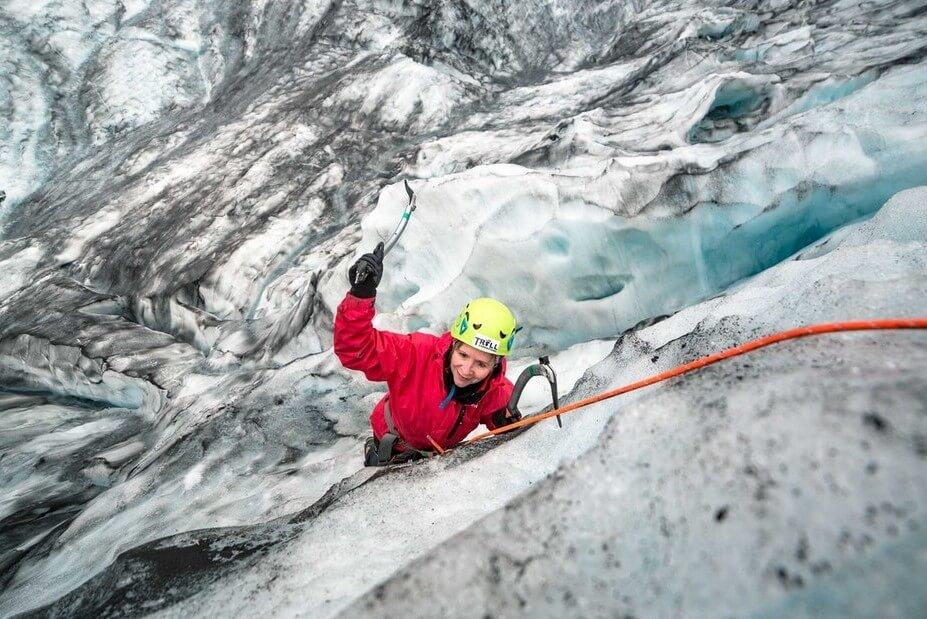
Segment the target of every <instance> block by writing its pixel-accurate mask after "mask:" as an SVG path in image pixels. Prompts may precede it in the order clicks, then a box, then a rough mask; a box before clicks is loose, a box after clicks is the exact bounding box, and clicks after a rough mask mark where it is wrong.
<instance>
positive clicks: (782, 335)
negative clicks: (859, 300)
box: [445, 318, 927, 451]
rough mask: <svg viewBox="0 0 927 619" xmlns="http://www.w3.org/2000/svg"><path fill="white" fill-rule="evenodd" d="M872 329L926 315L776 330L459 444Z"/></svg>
mask: <svg viewBox="0 0 927 619" xmlns="http://www.w3.org/2000/svg"><path fill="white" fill-rule="evenodd" d="M872 329H927V318H886V319H881V320H855V321H850V322H827V323H823V324H818V325H809V326H807V327H798V328H796V329H789V330H788V331H781V332H779V333H773V334H772V335H767V336H766V337H761V338H759V339H758V340H753V341H752V342H747V343H746V344H741V345H740V346H735V347H733V348H728V349H727V350H722V351H721V352H719V353H715V354H713V355H708V356H707V357H702V358H701V359H696V360H695V361H690V362H689V363H686V364H684V365H680V366H677V367H675V368H672V369H669V370H666V371H665V372H661V373H660V374H656V375H654V376H651V377H649V378H645V379H643V380H639V381H637V382H635V383H631V384H630V385H625V386H624V387H618V388H617V389H612V390H611V391H604V392H602V393H600V394H598V395H594V396H592V397H588V398H585V399H583V400H578V401H576V402H573V403H572V404H568V405H566V406H562V407H560V408H557V409H554V410H552V411H548V412H546V413H541V414H539V415H532V416H531V417H528V418H526V419H522V420H521V421H516V422H515V423H513V424H510V425H507V426H503V427H501V428H499V429H497V430H490V431H488V432H484V433H483V434H478V435H476V436H474V437H473V438H471V439H469V440H467V441H464V442H463V443H461V445H470V444H472V443H475V442H477V441H481V440H483V439H485V438H489V437H491V436H495V435H497V434H503V433H505V432H511V431H512V430H517V429H518V428H523V427H525V426H528V425H531V424H535V423H538V422H539V421H544V420H545V419H550V418H551V417H556V416H558V415H564V414H566V413H570V412H572V411H575V410H576V409H578V408H582V407H584V406H589V405H590V404H595V403H596V402H601V401H602V400H607V399H608V398H614V397H615V396H619V395H622V394H625V393H628V392H629V391H635V390H637V389H642V388H643V387H649V386H650V385H653V384H654V383H659V382H661V381H664V380H667V379H670V378H673V377H675V376H679V375H681V374H685V373H687V372H691V371H693V370H697V369H699V368H703V367H705V366H706V365H711V364H712V363H717V362H718V361H721V360H722V359H728V358H730V357H736V356H738V355H742V354H744V353H747V352H750V351H751V350H756V349H757V348H763V347H764V346H769V345H771V344H775V343H777V342H782V341H784V340H792V339H796V338H800V337H807V336H809V335H819V334H821V333H834V332H836V331H868V330H872ZM445 451H449V450H445Z"/></svg>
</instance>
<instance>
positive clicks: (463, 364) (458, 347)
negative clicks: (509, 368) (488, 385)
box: [451, 342, 497, 387]
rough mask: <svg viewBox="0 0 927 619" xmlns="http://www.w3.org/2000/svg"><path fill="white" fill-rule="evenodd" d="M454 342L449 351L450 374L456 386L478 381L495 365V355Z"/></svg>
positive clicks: (464, 385) (487, 374)
mask: <svg viewBox="0 0 927 619" xmlns="http://www.w3.org/2000/svg"><path fill="white" fill-rule="evenodd" d="M454 344H455V346H454V350H453V351H452V352H451V375H453V377H454V384H455V385H457V386H458V387H466V386H467V385H472V384H474V383H478V382H480V381H481V380H483V379H484V378H486V377H487V376H489V374H490V372H492V370H493V368H494V367H496V363H497V361H496V356H495V355H492V354H490V353H488V352H483V351H482V350H477V349H476V348H473V347H472V346H468V345H467V344H464V343H463V342H454Z"/></svg>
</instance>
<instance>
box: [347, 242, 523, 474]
mask: <svg viewBox="0 0 927 619" xmlns="http://www.w3.org/2000/svg"><path fill="white" fill-rule="evenodd" d="M359 273H360V274H361V275H360V277H358V274H359ZM382 275H383V243H380V244H379V245H377V248H376V249H375V250H374V251H373V252H372V253H368V254H364V255H363V256H361V257H360V259H359V260H358V261H357V262H355V263H354V265H353V266H352V267H351V269H350V270H349V271H348V279H349V281H350V283H351V289H350V291H349V292H348V294H347V295H345V297H344V300H343V301H342V302H341V304H340V305H339V306H338V312H337V314H336V316H335V330H334V340H335V354H336V355H337V356H338V359H340V360H341V363H342V365H344V367H346V368H348V369H351V370H360V371H362V372H363V373H364V376H366V377H367V379H368V380H372V381H383V382H386V386H387V389H388V391H387V393H386V395H384V396H383V398H382V399H381V400H380V401H379V402H378V403H377V405H376V406H375V407H374V409H373V412H372V413H371V414H370V426H371V428H372V429H373V436H372V437H371V438H368V439H367V442H366V444H365V445H364V463H365V465H367V466H382V465H384V464H390V463H396V462H405V461H407V460H412V459H417V458H421V457H425V456H426V455H427V454H428V453H429V452H431V451H433V450H439V451H440V450H443V449H446V448H449V447H452V446H454V445H456V444H457V443H459V442H460V441H462V440H463V439H464V437H466V436H467V435H468V434H469V433H470V432H471V431H472V430H473V429H474V428H476V427H477V425H479V424H480V423H483V424H485V425H486V426H487V427H488V428H489V429H491V430H494V429H496V428H499V427H502V426H504V425H507V424H510V423H513V422H514V421H517V416H515V415H512V414H511V413H509V412H508V411H507V410H506V404H507V403H508V401H509V397H510V396H511V395H512V390H513V385H512V382H511V381H509V380H508V379H507V378H506V377H505V367H506V364H505V357H506V355H508V354H509V351H510V350H511V347H512V340H513V338H514V337H515V332H516V331H518V330H519V328H520V327H517V326H516V324H515V317H514V316H513V315H512V312H511V311H509V309H508V308H507V307H506V306H505V305H503V304H502V303H500V302H499V301H496V300H495V299H489V298H482V299H476V300H473V301H470V303H468V304H467V305H466V306H465V307H464V308H463V310H462V311H461V312H460V314H459V315H458V316H457V319H456V320H455V321H454V323H453V325H452V326H451V330H450V332H449V333H445V334H444V335H441V336H434V335H429V334H427V333H410V334H400V333H391V332H389V331H380V330H377V329H374V327H373V317H374V314H375V311H374V307H373V306H374V301H375V297H376V292H377V285H378V284H379V283H380V278H381V277H382Z"/></svg>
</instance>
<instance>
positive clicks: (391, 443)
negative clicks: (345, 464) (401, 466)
mask: <svg viewBox="0 0 927 619" xmlns="http://www.w3.org/2000/svg"><path fill="white" fill-rule="evenodd" d="M383 418H384V419H385V420H386V427H387V429H388V430H389V432H387V433H386V434H384V435H383V438H381V439H380V443H379V445H377V460H378V461H379V463H380V464H381V465H382V464H388V463H390V462H393V461H396V460H397V459H398V460H399V461H402V462H405V461H406V460H417V459H419V458H427V457H428V456H430V455H431V454H430V453H429V452H427V451H422V450H421V449H414V448H413V447H411V446H410V445H409V444H408V443H406V442H405V441H404V440H403V439H402V436H401V435H400V434H399V431H398V430H396V423H395V422H394V421H393V411H392V410H391V409H390V406H389V399H387V400H386V402H384V404H383ZM399 444H401V445H402V447H403V450H402V451H401V452H399V453H394V451H395V449H396V446H397V445H399Z"/></svg>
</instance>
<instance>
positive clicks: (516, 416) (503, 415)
mask: <svg viewBox="0 0 927 619" xmlns="http://www.w3.org/2000/svg"><path fill="white" fill-rule="evenodd" d="M516 421H521V413H519V412H514V413H513V412H512V411H510V410H509V409H508V408H500V409H499V410H497V411H496V412H495V413H493V414H492V425H494V426H496V427H497V428H501V427H503V426H507V425H509V424H510V423H515V422H516Z"/></svg>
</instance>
